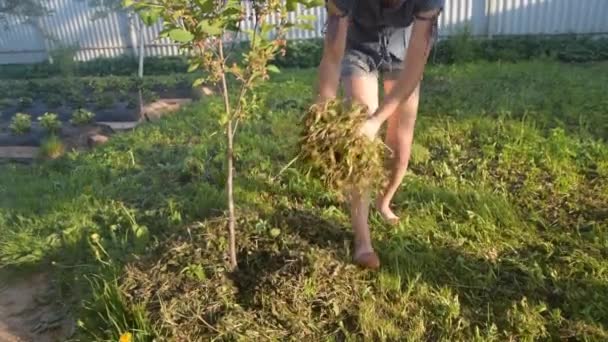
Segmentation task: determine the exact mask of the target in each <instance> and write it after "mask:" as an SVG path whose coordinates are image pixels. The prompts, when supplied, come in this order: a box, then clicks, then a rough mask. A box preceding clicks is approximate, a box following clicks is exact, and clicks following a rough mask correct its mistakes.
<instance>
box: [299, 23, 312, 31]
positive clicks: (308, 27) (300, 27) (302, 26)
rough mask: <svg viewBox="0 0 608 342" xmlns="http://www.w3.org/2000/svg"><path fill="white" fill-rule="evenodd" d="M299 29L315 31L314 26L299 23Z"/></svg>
mask: <svg viewBox="0 0 608 342" xmlns="http://www.w3.org/2000/svg"><path fill="white" fill-rule="evenodd" d="M296 27H297V28H299V29H301V30H309V31H311V30H314V29H315V28H314V26H312V24H311V23H299V24H297V25H296Z"/></svg>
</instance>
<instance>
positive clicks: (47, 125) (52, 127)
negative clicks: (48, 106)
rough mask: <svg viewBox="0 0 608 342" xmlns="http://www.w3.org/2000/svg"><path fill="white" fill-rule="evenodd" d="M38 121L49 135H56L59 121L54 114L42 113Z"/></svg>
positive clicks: (59, 126) (59, 125)
mask: <svg viewBox="0 0 608 342" xmlns="http://www.w3.org/2000/svg"><path fill="white" fill-rule="evenodd" d="M38 121H39V122H40V126H42V127H43V128H44V129H46V130H47V132H50V133H56V132H57V131H59V129H60V128H61V121H59V118H58V116H57V114H55V113H48V112H47V113H44V114H43V115H42V116H40V117H38Z"/></svg>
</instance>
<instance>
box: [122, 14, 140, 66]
mask: <svg viewBox="0 0 608 342" xmlns="http://www.w3.org/2000/svg"><path fill="white" fill-rule="evenodd" d="M121 11H124V10H121ZM124 13H125V15H126V16H127V21H128V25H127V26H128V27H129V37H130V40H131V50H132V52H133V57H135V58H136V57H137V55H138V53H137V47H138V45H139V44H138V42H137V34H136V32H135V21H134V20H133V17H134V15H133V13H132V12H126V11H125V12H124Z"/></svg>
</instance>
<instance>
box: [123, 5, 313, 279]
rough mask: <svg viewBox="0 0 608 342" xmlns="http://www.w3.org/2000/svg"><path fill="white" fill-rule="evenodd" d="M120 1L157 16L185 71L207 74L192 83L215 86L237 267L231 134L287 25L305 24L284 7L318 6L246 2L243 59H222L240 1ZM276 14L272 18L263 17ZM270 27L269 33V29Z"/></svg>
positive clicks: (280, 47)
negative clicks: (183, 55) (231, 82)
mask: <svg viewBox="0 0 608 342" xmlns="http://www.w3.org/2000/svg"><path fill="white" fill-rule="evenodd" d="M124 3H125V6H127V7H129V8H132V9H134V10H135V11H137V12H138V13H139V15H140V17H141V19H142V21H143V22H144V23H146V24H147V25H152V24H154V23H156V22H157V20H158V19H159V18H162V19H163V24H164V30H163V31H162V32H161V36H162V37H165V38H169V39H171V40H173V41H174V42H176V43H178V44H180V46H181V48H182V49H184V50H187V51H189V52H190V55H191V56H192V57H191V58H190V60H189V61H188V64H189V68H188V71H189V72H194V71H196V70H203V71H204V73H205V74H206V75H207V76H205V77H202V78H199V79H197V80H196V81H195V82H194V84H193V86H195V87H196V86H200V85H201V84H203V83H213V84H220V85H221V93H222V97H223V100H224V108H223V111H224V115H223V116H222V118H221V121H222V124H223V126H224V132H225V137H226V165H227V171H226V173H227V174H226V192H227V204H228V231H229V239H230V241H229V256H230V266H231V267H232V268H233V269H234V268H236V267H237V260H236V238H235V236H236V234H235V225H236V214H235V205H234V198H233V192H234V184H233V174H234V154H235V152H234V136H235V134H236V129H237V127H238V125H239V122H240V121H242V120H243V119H245V118H246V116H247V113H249V112H250V110H251V108H250V107H251V106H252V105H253V104H254V103H255V94H254V93H253V90H254V89H255V86H256V85H257V84H258V83H259V81H263V80H267V79H268V78H269V73H270V72H278V68H277V67H276V66H273V65H269V62H270V61H271V60H273V59H274V57H275V56H276V55H277V54H278V53H280V52H283V53H284V49H285V45H286V40H285V34H286V32H287V29H288V28H289V27H293V26H296V25H299V26H301V27H304V26H305V25H306V23H301V22H290V21H289V17H288V12H289V11H293V10H295V9H296V5H297V4H298V3H300V4H303V5H306V6H308V7H313V6H315V5H319V3H318V2H317V1H314V0H288V1H286V2H283V1H280V0H269V1H250V2H249V4H250V5H251V6H250V11H249V13H248V14H249V15H250V18H251V19H252V20H253V22H255V26H254V28H253V29H251V30H248V31H246V32H245V33H246V34H247V35H248V38H249V44H248V45H247V49H246V50H245V51H244V52H243V61H242V62H243V63H239V64H237V63H234V62H232V63H231V64H228V59H227V58H228V57H229V54H228V53H227V52H228V51H227V49H225V46H224V41H226V40H229V39H230V38H232V39H234V38H235V37H236V35H237V34H239V33H240V23H241V21H242V20H244V19H245V18H246V8H245V6H244V4H243V3H242V2H241V1H237V0H228V1H223V2H220V3H218V2H216V1H213V0H200V1H196V2H194V3H192V2H191V1H186V0H178V1H174V0H153V1H139V0H125V2H124ZM275 14H276V15H277V17H278V18H277V20H272V21H271V20H269V19H270V16H272V15H275ZM273 31H274V32H273ZM228 77H233V78H234V79H235V80H236V84H237V85H238V86H237V87H238V90H237V92H236V97H234V99H232V98H231V96H230V95H229V86H228V82H227V79H228Z"/></svg>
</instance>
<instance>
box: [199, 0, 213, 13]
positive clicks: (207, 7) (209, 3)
mask: <svg viewBox="0 0 608 342" xmlns="http://www.w3.org/2000/svg"><path fill="white" fill-rule="evenodd" d="M195 2H196V4H197V5H198V7H199V8H200V10H201V12H204V13H209V12H212V11H213V0H195Z"/></svg>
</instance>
